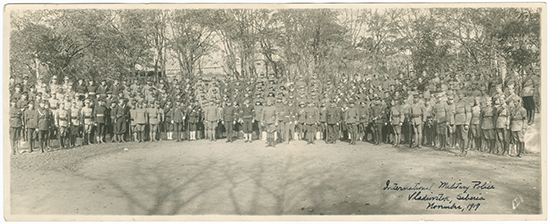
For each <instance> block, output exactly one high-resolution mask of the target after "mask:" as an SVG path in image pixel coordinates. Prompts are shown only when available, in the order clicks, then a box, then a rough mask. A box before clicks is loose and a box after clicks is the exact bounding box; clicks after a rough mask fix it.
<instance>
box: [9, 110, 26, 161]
mask: <svg viewBox="0 0 550 224" xmlns="http://www.w3.org/2000/svg"><path fill="white" fill-rule="evenodd" d="M9 115H10V143H11V148H12V151H13V155H15V153H16V152H17V151H18V148H19V145H18V142H19V138H20V134H21V127H22V126H23V122H22V119H21V115H22V112H21V110H20V109H19V108H17V106H15V104H13V106H11V107H10V111H9Z"/></svg>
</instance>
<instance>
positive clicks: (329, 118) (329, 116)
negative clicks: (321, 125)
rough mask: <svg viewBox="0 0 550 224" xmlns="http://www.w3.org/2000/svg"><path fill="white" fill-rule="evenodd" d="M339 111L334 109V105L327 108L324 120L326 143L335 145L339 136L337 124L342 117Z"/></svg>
mask: <svg viewBox="0 0 550 224" xmlns="http://www.w3.org/2000/svg"><path fill="white" fill-rule="evenodd" d="M340 113H341V110H340V109H338V108H337V107H336V104H334V103H333V104H332V105H331V106H330V107H328V108H327V113H326V117H325V120H326V122H327V138H326V142H327V143H330V144H334V143H336V140H337V139H338V136H339V130H340V129H339V127H338V125H339V123H340V118H341V117H342V115H341V114H340Z"/></svg>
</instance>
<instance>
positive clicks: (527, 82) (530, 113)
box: [521, 75, 535, 124]
mask: <svg viewBox="0 0 550 224" xmlns="http://www.w3.org/2000/svg"><path fill="white" fill-rule="evenodd" d="M533 78H534V77H533V76H532V75H527V76H526V77H525V78H523V81H522V86H523V88H522V91H521V96H522V97H523V107H524V108H525V110H527V118H528V123H529V124H532V123H533V122H534V121H535V101H534V95H535V82H534V80H533Z"/></svg>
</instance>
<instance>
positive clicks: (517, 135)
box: [510, 97, 528, 157]
mask: <svg viewBox="0 0 550 224" xmlns="http://www.w3.org/2000/svg"><path fill="white" fill-rule="evenodd" d="M512 107H513V109H512V111H511V116H510V119H511V120H512V122H511V127H510V130H511V135H512V136H511V138H512V141H511V142H512V144H514V145H515V146H516V149H517V157H521V154H522V153H523V152H524V151H525V139H524V135H525V132H526V130H527V127H528V118H527V110H526V109H525V108H524V107H522V105H521V98H519V97H517V98H516V99H515V100H514V103H513V105H512Z"/></svg>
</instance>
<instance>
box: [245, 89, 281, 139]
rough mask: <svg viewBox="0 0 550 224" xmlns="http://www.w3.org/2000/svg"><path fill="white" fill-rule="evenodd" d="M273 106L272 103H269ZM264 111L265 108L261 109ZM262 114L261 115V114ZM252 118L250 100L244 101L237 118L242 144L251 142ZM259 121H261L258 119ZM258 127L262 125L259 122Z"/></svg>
mask: <svg viewBox="0 0 550 224" xmlns="http://www.w3.org/2000/svg"><path fill="white" fill-rule="evenodd" d="M271 103H272V104H273V102H271ZM263 109H265V108H263ZM262 114H263V113H262ZM253 116H254V106H252V105H250V100H249V99H245V100H244V103H243V105H242V106H241V108H240V110H239V117H240V119H241V123H242V124H243V125H242V128H243V132H244V139H245V140H244V142H245V143H246V142H252V118H253ZM260 121H262V119H261V118H260ZM260 125H262V123H261V122H260Z"/></svg>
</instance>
